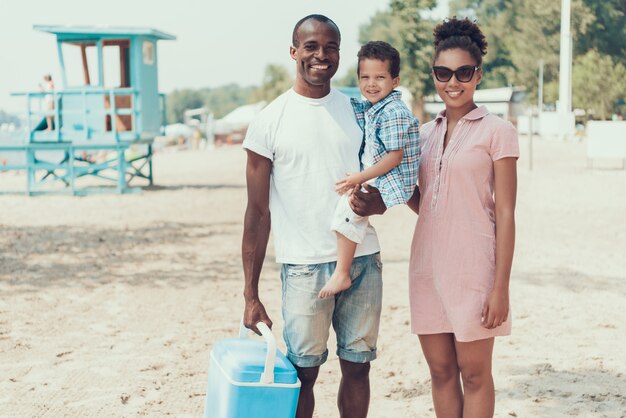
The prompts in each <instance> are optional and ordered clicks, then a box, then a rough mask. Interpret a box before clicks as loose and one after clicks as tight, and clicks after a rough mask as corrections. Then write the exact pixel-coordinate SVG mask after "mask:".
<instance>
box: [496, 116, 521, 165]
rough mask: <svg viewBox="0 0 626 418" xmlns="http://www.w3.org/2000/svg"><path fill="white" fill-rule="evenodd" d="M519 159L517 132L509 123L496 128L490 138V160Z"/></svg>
mask: <svg viewBox="0 0 626 418" xmlns="http://www.w3.org/2000/svg"><path fill="white" fill-rule="evenodd" d="M507 157H515V158H519V142H518V139H517V130H516V129H515V127H514V126H513V125H512V124H511V122H503V123H502V124H500V126H498V127H497V128H496V130H495V132H494V134H493V137H492V138H491V159H492V160H493V161H497V160H501V159H502V158H507Z"/></svg>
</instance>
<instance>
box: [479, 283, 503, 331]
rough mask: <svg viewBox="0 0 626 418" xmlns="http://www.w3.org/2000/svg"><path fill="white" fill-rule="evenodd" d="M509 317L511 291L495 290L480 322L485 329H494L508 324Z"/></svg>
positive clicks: (488, 299)
mask: <svg viewBox="0 0 626 418" xmlns="http://www.w3.org/2000/svg"><path fill="white" fill-rule="evenodd" d="M508 317H509V291H508V290H503V289H493V290H492V291H491V293H490V294H489V296H488V297H487V300H486V301H485V305H484V306H483V312H482V315H481V319H480V321H481V322H482V325H483V327H485V328H487V329H493V328H496V327H499V326H500V325H502V323H504V322H506V320H507V318H508Z"/></svg>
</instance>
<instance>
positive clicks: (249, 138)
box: [242, 118, 274, 161]
mask: <svg viewBox="0 0 626 418" xmlns="http://www.w3.org/2000/svg"><path fill="white" fill-rule="evenodd" d="M242 146H243V147H244V148H245V149H248V150H250V151H252V152H254V153H255V154H259V155H260V156H262V157H265V158H267V159H269V160H270V161H274V152H273V151H272V150H273V146H272V135H271V129H270V127H269V126H268V125H267V124H266V123H264V121H263V120H261V119H258V118H257V119H255V120H254V121H252V123H251V124H250V126H248V131H247V132H246V138H245V139H244V140H243V144H242Z"/></svg>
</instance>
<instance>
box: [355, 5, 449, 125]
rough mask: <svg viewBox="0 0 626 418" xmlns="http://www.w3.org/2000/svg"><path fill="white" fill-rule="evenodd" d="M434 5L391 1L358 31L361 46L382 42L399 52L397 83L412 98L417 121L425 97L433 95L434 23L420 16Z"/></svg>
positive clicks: (421, 114) (421, 116)
mask: <svg viewBox="0 0 626 418" xmlns="http://www.w3.org/2000/svg"><path fill="white" fill-rule="evenodd" d="M436 5H437V1H436V0H391V4H390V7H389V9H388V10H383V11H379V12H378V13H376V14H375V15H374V16H373V17H372V19H371V20H370V22H369V23H367V24H365V25H362V26H361V28H360V32H359V41H360V42H361V43H366V42H368V41H385V42H388V43H389V44H391V45H392V46H394V47H395V48H396V49H397V50H398V51H399V52H400V57H401V69H400V84H401V85H403V86H405V87H406V88H407V89H409V91H410V92H411V94H412V95H413V98H414V101H413V109H412V110H413V113H414V114H416V115H417V116H418V117H420V118H423V116H424V115H423V106H424V101H423V97H424V95H427V94H430V93H432V92H434V86H433V83H432V81H431V79H430V63H431V60H432V53H433V49H432V31H433V27H434V26H435V22H433V21H431V20H428V19H424V18H423V17H422V15H423V14H424V12H426V11H428V10H430V9H432V8H434V7H435V6H436Z"/></svg>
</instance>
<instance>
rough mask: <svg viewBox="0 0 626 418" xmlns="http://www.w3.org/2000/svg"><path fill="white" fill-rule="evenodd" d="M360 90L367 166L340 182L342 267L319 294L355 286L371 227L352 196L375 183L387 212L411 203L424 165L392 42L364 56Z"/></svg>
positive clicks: (371, 47)
mask: <svg viewBox="0 0 626 418" xmlns="http://www.w3.org/2000/svg"><path fill="white" fill-rule="evenodd" d="M357 56H358V60H359V61H358V70H357V75H358V77H359V89H360V90H361V94H362V95H363V96H364V97H365V99H366V101H364V102H363V101H360V100H354V99H353V100H352V106H353V108H354V112H355V114H356V118H357V120H358V122H359V125H360V126H361V129H363V131H364V133H365V143H364V146H363V147H362V154H361V166H362V167H363V171H361V172H359V173H348V176H347V177H346V178H345V179H343V180H340V181H338V182H337V193H340V194H342V197H341V199H340V201H339V204H338V205H337V208H336V210H335V214H334V218H333V223H332V226H331V229H332V230H334V231H335V232H336V233H337V267H336V269H335V272H334V273H333V275H332V276H331V278H330V279H329V281H328V282H327V283H326V285H325V286H324V287H323V288H322V290H321V291H320V293H319V297H320V298H325V297H329V296H331V295H335V294H337V293H339V292H341V291H343V290H346V289H348V288H349V287H350V285H351V280H350V266H351V265H352V259H353V257H354V252H355V250H356V246H357V244H358V243H360V242H361V241H362V240H363V238H364V236H365V232H366V228H367V225H368V223H369V221H368V219H367V218H364V217H361V216H358V215H356V214H355V213H354V212H352V210H351V209H350V205H349V203H348V198H349V195H350V193H351V192H352V190H354V188H355V187H360V185H361V184H363V183H366V182H368V181H371V180H373V179H376V180H375V182H374V183H375V186H376V187H377V188H378V189H379V190H380V193H381V196H382V198H383V201H384V202H385V205H386V206H387V208H390V207H391V206H394V205H398V204H405V203H406V202H407V200H409V198H410V197H411V195H412V194H413V190H414V188H415V185H416V184H417V172H418V166H419V133H418V125H419V122H418V120H417V119H416V118H415V117H413V115H412V114H411V111H410V110H409V109H408V108H407V107H406V105H405V104H404V103H403V102H402V100H400V97H401V93H400V92H397V91H394V89H395V88H396V87H397V86H398V84H399V83H400V54H399V53H398V51H397V50H396V49H395V48H393V47H392V46H391V45H389V44H388V43H386V42H382V41H372V42H368V43H367V44H365V45H363V46H362V47H361V50H360V51H359V53H358V55H357Z"/></svg>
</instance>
